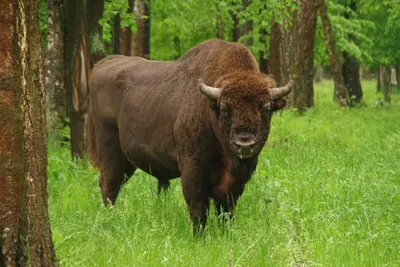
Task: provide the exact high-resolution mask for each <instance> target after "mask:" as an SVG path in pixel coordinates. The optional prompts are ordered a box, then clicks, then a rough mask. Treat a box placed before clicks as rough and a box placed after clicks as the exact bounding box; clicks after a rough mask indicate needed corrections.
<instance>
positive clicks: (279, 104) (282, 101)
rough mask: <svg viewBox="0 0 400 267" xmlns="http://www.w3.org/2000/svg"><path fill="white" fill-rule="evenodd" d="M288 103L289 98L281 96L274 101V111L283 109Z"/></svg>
mask: <svg viewBox="0 0 400 267" xmlns="http://www.w3.org/2000/svg"><path fill="white" fill-rule="evenodd" d="M286 104H287V99H286V98H281V99H278V100H274V101H272V111H273V112H274V111H278V110H281V109H283V108H284V107H285V106H286Z"/></svg>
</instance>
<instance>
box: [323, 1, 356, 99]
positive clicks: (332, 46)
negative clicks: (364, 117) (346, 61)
mask: <svg viewBox="0 0 400 267" xmlns="http://www.w3.org/2000/svg"><path fill="white" fill-rule="evenodd" d="M320 1H321V6H320V8H319V15H320V17H321V21H322V26H323V27H322V28H323V32H324V36H325V43H326V47H327V49H328V54H329V63H330V66H331V71H332V75H333V81H334V83H335V89H334V99H335V100H336V101H337V102H338V103H339V104H340V105H341V106H348V105H349V94H348V91H347V88H346V86H345V84H344V80H343V76H342V66H341V63H340V55H339V52H338V51H337V48H336V42H335V39H334V36H333V30H332V25H331V21H330V19H329V16H328V7H327V6H326V2H325V0H320Z"/></svg>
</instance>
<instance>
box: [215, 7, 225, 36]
mask: <svg viewBox="0 0 400 267" xmlns="http://www.w3.org/2000/svg"><path fill="white" fill-rule="evenodd" d="M216 8H217V38H218V39H221V40H224V23H223V19H222V14H221V8H220V5H219V2H216Z"/></svg>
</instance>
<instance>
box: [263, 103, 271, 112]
mask: <svg viewBox="0 0 400 267" xmlns="http://www.w3.org/2000/svg"><path fill="white" fill-rule="evenodd" d="M270 110H271V102H266V103H264V104H263V105H262V106H261V111H263V112H269V111H270Z"/></svg>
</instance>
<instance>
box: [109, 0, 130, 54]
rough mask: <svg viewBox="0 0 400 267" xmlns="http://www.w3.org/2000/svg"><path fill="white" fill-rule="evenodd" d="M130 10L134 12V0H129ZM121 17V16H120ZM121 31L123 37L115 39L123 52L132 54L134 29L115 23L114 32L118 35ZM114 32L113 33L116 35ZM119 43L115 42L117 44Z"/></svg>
mask: <svg viewBox="0 0 400 267" xmlns="http://www.w3.org/2000/svg"><path fill="white" fill-rule="evenodd" d="M128 3H129V10H128V11H129V12H133V0H128ZM118 17H119V16H118ZM119 32H120V34H121V39H117V38H116V39H115V41H118V46H120V49H121V54H122V55H125V56H132V31H131V29H129V28H126V27H124V28H121V27H120V24H118V25H114V34H115V35H117V34H118V33H119ZM114 34H113V35H114ZM116 45H117V44H114V46H116Z"/></svg>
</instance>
